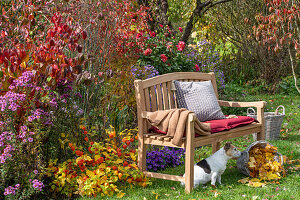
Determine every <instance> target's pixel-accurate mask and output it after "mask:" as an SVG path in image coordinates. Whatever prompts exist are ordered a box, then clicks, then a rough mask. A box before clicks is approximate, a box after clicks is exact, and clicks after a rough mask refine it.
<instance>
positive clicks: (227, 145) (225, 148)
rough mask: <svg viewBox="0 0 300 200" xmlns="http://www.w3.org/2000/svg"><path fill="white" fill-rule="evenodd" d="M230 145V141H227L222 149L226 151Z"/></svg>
mask: <svg viewBox="0 0 300 200" xmlns="http://www.w3.org/2000/svg"><path fill="white" fill-rule="evenodd" d="M230 147H231V142H227V143H226V144H225V146H224V150H225V151H228V150H229V149H230Z"/></svg>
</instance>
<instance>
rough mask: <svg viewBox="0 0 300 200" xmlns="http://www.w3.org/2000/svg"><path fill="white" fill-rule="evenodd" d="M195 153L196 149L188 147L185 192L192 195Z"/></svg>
mask: <svg viewBox="0 0 300 200" xmlns="http://www.w3.org/2000/svg"><path fill="white" fill-rule="evenodd" d="M194 152H195V149H194V148H191V147H189V146H188V145H187V148H186V151H185V177H184V178H185V191H186V193H191V192H192V189H193V187H194Z"/></svg>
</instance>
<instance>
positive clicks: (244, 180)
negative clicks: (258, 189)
mask: <svg viewBox="0 0 300 200" xmlns="http://www.w3.org/2000/svg"><path fill="white" fill-rule="evenodd" d="M238 182H239V183H242V184H245V183H248V182H249V177H246V178H243V179H240V180H238Z"/></svg>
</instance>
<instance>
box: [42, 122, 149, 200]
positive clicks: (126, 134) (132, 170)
mask: <svg viewBox="0 0 300 200" xmlns="http://www.w3.org/2000/svg"><path fill="white" fill-rule="evenodd" d="M84 127H85V126H81V128H82V129H83V128H84ZM84 129H86V128H84ZM111 131H114V129H113V127H112V128H111V129H110V130H107V133H109V134H111ZM83 134H84V133H83ZM136 134H137V131H136V130H124V131H122V133H119V134H116V137H117V135H118V136H120V135H122V138H123V139H124V138H125V139H124V140H123V139H122V138H118V140H117V139H116V137H115V136H114V137H112V138H109V139H107V140H106V141H104V142H91V141H89V142H88V141H87V143H88V145H89V146H88V149H87V150H86V151H85V150H84V149H83V148H82V147H81V146H78V145H77V144H72V145H69V147H70V148H71V147H73V148H74V147H75V148H76V149H74V150H72V151H73V152H74V154H75V156H76V158H74V159H70V160H68V161H65V162H63V163H61V164H57V163H56V162H57V160H55V161H50V162H49V166H48V168H47V172H46V174H47V175H48V176H49V177H51V176H53V178H54V180H53V181H52V185H51V189H52V190H53V191H59V192H61V193H63V194H66V195H67V196H69V197H71V196H72V194H78V195H80V196H97V195H100V196H112V195H114V194H116V195H117V197H118V198H122V197H123V196H124V195H125V193H123V192H122V191H121V190H120V188H118V187H124V186H126V183H127V184H131V185H132V184H135V185H139V186H142V187H146V186H147V185H149V184H150V182H149V179H147V178H145V177H144V175H143V173H142V172H141V171H139V169H138V167H137V163H136V161H137V152H136V149H133V147H135V146H134V145H135V144H134V143H135V142H134V141H136V140H134V139H132V138H134V136H135V135H136ZM121 141H122V142H121ZM123 141H124V142H123ZM128 141H130V144H128ZM125 142H127V143H125ZM124 144H126V148H122V147H123V145H124ZM79 150H80V151H79ZM78 152H79V153H80V154H79V153H78ZM118 182H121V183H123V184H116V183H118ZM117 185H118V186H117Z"/></svg>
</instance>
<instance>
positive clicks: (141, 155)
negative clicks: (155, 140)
mask: <svg viewBox="0 0 300 200" xmlns="http://www.w3.org/2000/svg"><path fill="white" fill-rule="evenodd" d="M138 168H139V170H140V171H142V172H143V171H146V145H145V144H144V139H143V137H139V138H138Z"/></svg>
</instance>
